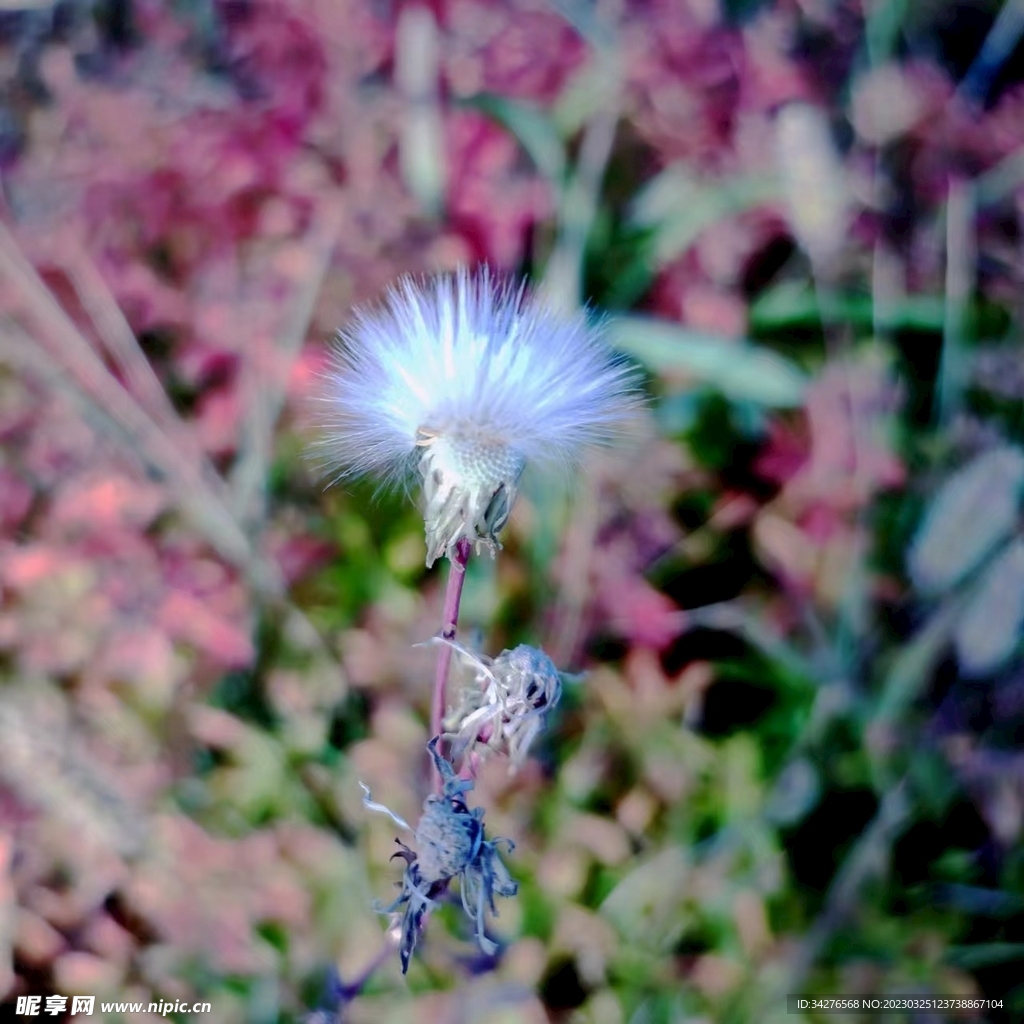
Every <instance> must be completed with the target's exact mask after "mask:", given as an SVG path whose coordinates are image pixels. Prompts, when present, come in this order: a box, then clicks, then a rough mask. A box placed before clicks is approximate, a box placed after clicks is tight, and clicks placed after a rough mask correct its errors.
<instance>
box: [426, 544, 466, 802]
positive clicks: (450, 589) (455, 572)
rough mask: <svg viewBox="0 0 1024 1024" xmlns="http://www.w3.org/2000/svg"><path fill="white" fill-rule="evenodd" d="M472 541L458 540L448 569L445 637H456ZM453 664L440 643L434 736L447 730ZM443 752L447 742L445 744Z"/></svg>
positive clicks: (438, 780)
mask: <svg viewBox="0 0 1024 1024" xmlns="http://www.w3.org/2000/svg"><path fill="white" fill-rule="evenodd" d="M471 550H472V549H471V548H470V544H469V541H468V540H466V539H465V538H462V539H461V540H458V541H456V542H455V551H454V552H453V553H452V555H451V568H450V569H449V570H448V586H447V587H446V588H445V592H444V624H443V625H442V627H441V636H442V638H443V639H445V640H454V639H455V632H456V630H457V629H458V625H459V604H460V603H461V601H462V585H463V584H464V583H465V582H466V564H467V563H468V562H469V554H470V551H471ZM451 663H452V649H451V647H450V646H449V645H448V644H440V645H438V652H437V674H436V675H435V676H434V697H433V700H432V701H431V705H430V735H431V738H433V737H434V736H440V735H441V732H442V729H443V725H442V723H443V721H444V713H445V710H446V698H445V690H446V688H447V686H448V670H449V668H450V667H451ZM442 752H443V745H442ZM434 789H435V790H437V791H438V792H440V791H441V777H440V776H439V775H438V774H437V770H436V768H435V769H434Z"/></svg>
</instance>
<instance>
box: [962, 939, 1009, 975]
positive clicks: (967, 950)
mask: <svg viewBox="0 0 1024 1024" xmlns="http://www.w3.org/2000/svg"><path fill="white" fill-rule="evenodd" d="M946 958H947V959H948V960H949V962H950V963H951V964H953V965H954V966H956V967H961V968H963V969H964V970H965V971H974V970H977V969H978V968H979V967H991V966H992V965H994V964H1005V963H1010V962H1011V961H1013V960H1024V942H980V943H978V945H976V946H951V947H950V948H949V951H948V953H947V954H946Z"/></svg>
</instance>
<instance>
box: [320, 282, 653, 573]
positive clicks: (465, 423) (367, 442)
mask: <svg viewBox="0 0 1024 1024" xmlns="http://www.w3.org/2000/svg"><path fill="white" fill-rule="evenodd" d="M319 397H320V399H321V416H320V420H321V422H322V424H323V437H322V439H321V441H320V442H319V444H318V446H317V450H316V455H317V456H318V457H319V460H320V462H321V464H322V465H323V466H324V467H325V469H326V470H327V471H328V472H329V473H330V475H331V477H332V480H340V479H344V478H345V477H348V476H354V475H361V474H374V475H377V476H379V477H381V478H382V479H383V480H385V481H386V482H408V481H409V480H410V479H412V478H414V477H415V475H416V474H417V473H418V475H419V476H420V478H421V480H422V482H423V485H424V499H425V511H424V517H425V522H426V530H427V547H428V553H427V564H428V565H430V564H432V563H433V561H434V560H435V559H436V558H437V557H439V556H440V555H442V554H450V553H451V551H452V549H453V548H454V546H455V544H456V542H457V541H459V540H461V539H463V538H465V539H468V540H470V541H472V542H473V543H475V544H476V545H477V546H478V547H479V546H481V545H482V546H484V547H487V548H489V549H490V550H491V551H492V552H493V551H494V550H495V548H496V547H498V543H497V539H496V536H495V535H496V534H497V532H498V531H500V530H501V528H502V527H503V526H504V524H505V522H506V521H507V519H508V516H509V513H510V512H511V509H512V504H513V502H514V501H515V495H516V488H517V485H518V482H519V477H520V475H521V473H522V471H523V468H524V467H525V466H526V464H527V463H534V464H537V465H539V466H541V467H547V468H562V469H568V468H571V467H572V466H574V465H575V464H576V463H577V462H578V460H579V458H580V456H581V454H582V453H583V451H584V450H585V449H587V448H589V447H592V446H594V445H600V444H605V443H608V442H610V441H611V440H613V439H614V438H615V436H616V435H617V434H618V433H619V432H620V430H621V429H622V427H623V426H624V424H625V423H626V421H628V420H629V419H630V418H631V417H632V415H633V414H634V413H635V412H636V410H637V408H638V405H639V401H638V392H637V385H636V381H635V377H634V375H633V373H632V371H631V370H630V368H629V367H628V365H627V364H625V363H624V362H622V361H621V360H620V359H617V358H615V357H614V356H613V355H612V353H611V352H610V350H609V349H608V347H607V346H606V344H605V341H604V338H603V335H602V332H601V330H600V328H599V327H594V326H593V325H591V324H590V323H589V322H588V320H587V318H586V315H585V314H584V313H583V312H579V313H577V314H575V315H565V314H562V313H558V312H556V311H554V310H553V309H551V308H550V307H548V306H547V305H546V304H545V303H544V302H543V301H542V300H540V299H538V298H536V297H532V296H529V295H528V294H527V293H526V291H525V289H524V288H523V287H522V286H518V287H517V286H511V285H508V284H505V285H501V284H499V283H497V282H496V281H495V280H494V279H493V278H492V276H491V274H490V273H489V272H488V271H487V270H486V269H484V270H481V271H480V272H478V273H476V274H470V273H469V272H467V271H460V272H459V273H458V274H456V275H454V276H448V277H441V278H436V279H433V280H429V281H424V282H420V281H415V280H413V279H412V278H403V279H402V280H401V281H399V282H398V284H397V285H395V287H394V288H392V289H391V291H390V292H389V293H388V295H387V297H386V299H385V301H384V303H383V305H382V306H380V307H379V308H377V309H375V310H368V311H363V312H360V313H358V314H357V315H356V317H355V319H354V321H353V324H352V326H351V327H350V328H349V329H348V330H346V331H343V332H342V333H341V334H340V335H339V338H338V343H337V345H336V347H335V349H334V353H333V361H332V365H331V368H330V370H329V372H328V373H327V375H326V376H325V378H324V383H323V388H322V391H321V394H320V396H319Z"/></svg>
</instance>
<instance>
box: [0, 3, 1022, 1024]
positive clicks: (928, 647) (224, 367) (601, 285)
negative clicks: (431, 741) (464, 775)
mask: <svg viewBox="0 0 1024 1024" xmlns="http://www.w3.org/2000/svg"><path fill="white" fill-rule="evenodd" d="M1022 30H1024V4H1021V3H1020V2H1018V0H1007V2H1006V3H1004V4H1000V3H997V2H989V0H977V2H958V0H924V2H920V3H919V2H917V0H914V2H910V0H778V2H770V0H597V2H596V3H591V2H587V0H501V2H486V0H436V2H435V3H432V4H420V3H399V2H398V0H393V2H389V0H251V2H246V0H223V2H215V0H177V2H175V3H159V2H155V0H59V2H52V0H20V2H19V0H3V2H2V3H0V40H2V43H0V168H2V170H0V180H2V192H3V194H2V206H3V215H2V226H0V994H5V995H2V998H3V999H5V1000H6V1002H5V1003H4V1006H5V1008H6V1009H5V1011H4V1012H10V1011H11V1008H12V1006H13V1005H14V1000H15V998H16V997H17V995H19V994H36V995H43V996H45V995H47V994H51V993H60V994H64V995H71V994H73V993H82V994H92V995H96V996H97V997H99V998H102V999H125V1000H129V999H138V1000H140V1001H145V1002H147V1003H148V1002H149V1001H150V1000H159V999H166V1000H175V999H181V1000H188V1001H192V1000H193V999H206V1000H209V1001H210V1002H211V1003H212V1006H213V1010H212V1016H211V1017H204V1018H202V1019H214V1020H217V1021H224V1022H245V1024H276V1022H282V1024H284V1022H299V1021H303V1020H306V1019H307V1018H309V1015H310V1014H312V1013H314V1012H315V1011H323V1014H322V1016H321V1017H320V1018H319V1019H321V1020H326V1019H336V1017H337V1011H338V1002H339V1001H338V996H339V992H340V991H341V987H342V986H343V985H345V984H349V983H351V982H352V980H353V979H355V978H358V977H359V975H360V972H362V971H363V970H364V969H365V967H366V966H367V965H368V964H369V963H370V962H371V961H372V960H373V959H374V957H375V956H376V955H377V953H378V951H379V950H380V949H381V947H382V943H383V929H384V927H385V922H384V921H383V920H382V919H381V918H380V917H379V916H378V915H376V914H375V913H374V912H373V909H372V905H373V901H374V900H375V899H390V898H391V894H392V893H393V891H394V890H393V888H392V887H393V884H394V883H395V882H396V881H397V880H398V877H399V874H400V870H399V869H400V864H398V865H396V864H394V863H389V861H388V858H389V856H390V854H391V853H392V851H393V849H394V846H393V838H394V827H393V825H391V823H390V822H388V821H387V820H386V819H384V818H381V817H376V816H373V815H369V814H368V813H367V812H366V811H365V810H364V808H363V807H362V806H361V803H360V792H359V789H358V785H357V783H358V781H359V780H362V781H365V782H366V783H368V784H369V785H370V786H371V788H372V789H373V791H374V796H375V797H376V799H378V800H380V801H382V802H384V803H386V804H388V805H389V806H391V807H392V808H394V809H395V810H396V811H398V812H399V813H401V814H403V815H404V816H405V817H407V818H410V819H412V820H415V819H416V817H417V815H418V813H419V807H420V805H421V802H422V800H423V797H424V795H425V792H426V787H427V776H426V772H425V760H424V752H423V748H424V744H425V742H426V739H427V733H426V720H427V714H428V705H429V688H430V679H431V673H432V658H433V654H432V652H431V650H429V649H427V650H424V649H422V648H416V647H414V646H413V645H414V644H416V643H419V642H422V641H424V640H426V639H428V638H429V637H430V636H431V635H432V634H433V633H434V632H435V631H436V629H437V628H438V624H439V621H440V605H441V593H442V589H443V582H444V571H443V568H442V567H440V566H439V567H438V570H435V571H432V572H429V573H428V572H426V571H425V570H424V568H423V558H424V545H423V539H422V522H421V520H420V519H419V516H418V513H417V511H416V509H415V507H414V506H413V504H411V503H410V502H409V501H408V500H407V499H406V497H405V496H403V495H400V494H398V495H392V494H383V495H381V494H375V493H374V489H373V487H372V485H370V484H358V485H352V486H345V487H339V488H335V489H332V490H329V491H326V492H325V491H324V489H323V483H322V481H321V480H318V479H317V477H316V474H315V472H314V471H313V469H312V468H311V466H310V465H309V463H308V462H307V461H306V460H305V458H304V455H303V452H304V450H305V448H306V447H307V445H308V443H309V440H310V438H311V436H314V434H315V423H314V422H313V421H314V419H315V417H314V416H313V415H312V414H311V412H310V408H311V406H310V403H309V402H308V401H307V399H308V398H309V395H310V394H311V391H312V390H313V389H314V388H315V384H316V380H317V374H318V373H319V372H320V370H321V369H322V367H323V365H324V361H325V357H326V353H327V346H328V342H329V339H330V337H331V335H332V333H333V331H334V330H335V329H336V328H337V327H338V326H339V325H341V324H343V323H344V322H345V321H346V319H347V318H348V317H349V315H350V311H351V309H352V307H353V305H354V304H359V303H365V302H372V301H374V300H375V299H376V298H378V297H379V296H380V294H381V293H382V291H383V290H384V289H385V288H386V286H387V285H388V284H389V283H390V282H392V281H394V279H395V278H396V277H398V276H399V275H401V274H403V273H409V272H411V273H417V274H424V273H434V272H440V271H445V270H450V269H452V268H455V267H457V266H459V265H462V264H477V263H480V262H487V263H489V264H490V265H491V266H492V267H495V268H497V269H499V270H501V271H502V272H505V273H509V274H513V273H515V274H521V275H524V276H526V277H528V278H529V279H530V281H531V282H532V284H533V285H534V286H535V287H538V288H542V289H545V290H546V291H547V292H548V294H549V295H550V297H551V300H552V301H553V302H560V303H563V304H566V305H568V306H572V305H575V304H577V303H579V302H586V303H589V304H590V306H591V308H592V309H593V310H594V312H595V314H597V313H602V314H610V315H611V316H612V319H611V321H610V323H609V336H610V338H611V340H612V342H613V343H614V344H615V345H616V346H617V347H618V348H620V349H621V350H623V351H624V352H626V353H628V354H629V356H630V357H631V358H633V359H635V360H636V361H637V364H638V365H639V366H640V367H641V368H642V371H643V374H644V381H645V386H646V387H647V390H648V392H649V395H650V405H649V417H648V425H647V428H646V434H645V435H644V436H642V437H638V438H634V439H633V440H632V442H631V444H632V447H629V446H627V448H626V449H624V450H621V451H618V452H612V453H609V454H607V455H604V456H602V457H600V458H596V459H595V460H594V461H593V463H592V464H591V465H590V466H589V467H588V471H587V473H586V474H585V475H584V477H583V478H582V480H581V482H580V483H579V484H578V485H577V486H576V487H575V488H574V489H573V490H572V491H571V493H569V494H567V493H565V491H564V489H560V488H557V487H552V486H551V484H550V482H545V481H534V482H533V484H532V485H530V486H528V487H527V488H526V493H525V495H524V496H523V497H522V499H521V500H520V503H519V505H518V507H517V510H516V514H515V516H514V518H513V522H512V524H511V527H510V529H509V530H508V532H507V538H506V546H505V551H504V552H503V553H502V555H501V557H500V558H499V559H498V560H497V561H495V562H490V561H488V560H486V559H481V560H474V561H473V562H472V564H471V569H470V574H469V579H468V583H467V591H466V596H465V602H464V608H465V613H464V620H463V622H464V624H465V627H466V632H465V633H464V634H463V635H464V636H465V637H466V638H467V639H468V640H471V641H472V642H473V643H474V644H475V645H476V646H477V647H478V648H479V649H482V650H484V651H486V652H488V653H490V654H492V655H493V654H497V653H498V652H499V651H500V650H501V649H502V648H503V647H511V646H514V645H515V644H516V643H520V642H528V643H533V644H537V645H541V644H542V645H543V646H544V647H545V648H546V649H547V650H548V651H549V653H550V654H551V655H552V657H553V658H554V659H555V660H556V661H557V663H558V664H559V666H560V667H561V668H563V669H564V670H566V672H568V673H571V674H572V675H571V678H567V681H566V687H565V696H564V699H563V702H562V705H561V707H560V710H559V712H558V714H557V715H556V716H554V717H553V718H552V720H551V722H550V727H549V729H548V731H547V732H546V734H545V735H544V737H543V740H542V742H541V743H540V744H539V745H538V746H537V747H536V748H535V750H534V756H533V757H532V758H531V760H530V761H529V763H528V764H527V765H526V766H525V767H524V768H523V769H522V770H521V771H520V772H519V773H518V774H517V775H515V776H510V775H509V774H508V772H507V770H506V765H505V764H504V763H502V762H501V761H500V760H494V761H491V762H489V763H488V764H487V766H486V767H485V770H484V771H483V773H482V775H481V778H480V780H479V782H478V785H477V790H476V792H475V794H474V800H475V801H476V802H478V803H480V804H481V805H482V806H484V807H486V808H487V821H488V827H489V830H490V831H492V832H493V833H494V834H499V835H505V836H509V837H511V838H513V839H514V840H515V842H516V844H517V845H516V850H515V853H514V854H513V855H512V856H511V857H510V858H509V863H510V866H511V869H512V872H513V874H514V876H515V877H516V878H517V879H519V881H520V886H521V889H520V895H519V896H518V897H517V898H516V899H514V900H503V901H501V906H500V911H501V917H500V918H499V919H498V921H497V922H496V923H495V935H497V936H500V937H501V939H502V940H503V943H504V945H503V949H502V951H501V953H500V955H499V956H497V957H496V958H491V959H488V958H482V957H481V956H480V954H479V953H478V951H476V949H475V947H474V946H473V944H472V941H471V935H470V933H469V931H468V928H467V924H466V922H465V919H464V918H463V916H462V915H461V912H458V911H457V910H456V908H442V909H441V910H439V911H438V912H437V913H436V914H435V915H434V916H433V917H432V919H431V922H430V926H429V929H428V931H427V934H426V937H425V939H424V941H423V942H422V945H421V949H420V951H419V952H418V955H417V958H416V960H415V961H414V964H413V966H412V968H411V970H410V972H409V976H408V979H407V980H403V979H402V978H401V975H400V974H399V969H398V962H397V957H392V958H391V959H390V960H388V962H387V963H386V964H385V965H384V966H382V967H381V968H380V969H379V970H378V971H376V972H375V973H374V974H373V975H372V977H370V978H369V980H368V981H367V983H366V985H365V986H364V987H363V989H362V991H361V992H360V994H359V995H358V996H357V997H356V998H354V999H351V1000H348V1001H345V1000H342V1003H343V1005H342V1007H341V1009H342V1011H343V1014H344V1019H345V1020H349V1021H353V1022H363V1021H374V1022H405V1021H425V1022H429V1021H439V1022H448V1021H452V1022H455V1021H466V1022H482V1024H488V1022H493V1024H498V1022H501V1024H512V1022H523V1024H534V1022H536V1024H542V1022H546V1021H552V1022H573V1024H576V1022H581V1024H582V1022H586V1024H675V1022H684V1021H689V1022H691V1024H697V1022H741V1021H743V1022H745V1021H752V1022H753V1021H757V1022H762V1021H782V1020H796V1019H800V1018H799V1017H796V1016H793V1015H787V1014H786V1012H785V1010H786V1004H785V995H786V994H787V993H795V992H801V991H803V992H813V993H818V994H828V993H845V994H858V993H861V994H875V993H884V992H895V993H921V994H947V995H955V994H960V995H984V996H987V997H989V998H994V999H1000V1000H1002V1001H1003V1009H1002V1010H1001V1011H1000V1010H991V1011H987V1012H986V1013H985V1014H983V1015H982V1017H983V1018H984V1019H988V1020H993V1021H1010V1020H1020V1019H1022V1017H1024V984H1022V981H1021V979H1022V977H1024V975H1022V973H1021V969H1022V960H1024V857H1022V850H1021V845H1020V835H1021V826H1022V815H1024V754H1022V753H1021V750H1020V746H1019V739H1020V736H1021V735H1022V732H1021V729H1022V726H1024V662H1022V660H1021V657H1020V654H1021V643H1020V641H1021V633H1022V623H1024V537H1022V533H1021V522H1022V521H1021V505H1020V497H1021V485H1022V483H1024V448H1022V447H1021V445H1022V442H1024V347H1022V345H1021V316H1022V312H1024V306H1022V296H1024V287H1022V286H1024V247H1022V246H1024V233H1022V216H1024V84H1022V80H1024V60H1022V56H1024V50H1022V47H1021V45H1020V42H1019V41H1020V38H1021V33H1022ZM584 673H585V674H584ZM331 1014H333V1015H334V1018H331V1017H330V1016H329V1015H331ZM19 1019H20V1018H19ZM83 1019H84V1018H83ZM93 1019H95V1017H94V1018H93ZM108 1019H110V1020H117V1019H120V1018H119V1017H118V1016H117V1015H116V1014H115V1015H110V1016H108ZM123 1019H125V1020H137V1021H147V1020H153V1019H156V1018H153V1017H150V1016H148V1015H146V1014H136V1015H125V1016H124V1018H123ZM178 1019H186V1018H184V1017H180V1016H179V1018H178ZM196 1019H199V1018H198V1017H197V1018H196ZM310 1019H311V1018H310ZM807 1019H821V1020H823V1019H824V1018H813V1017H811V1018H807ZM847 1019H858V1018H847ZM889 1019H894V1020H911V1019H913V1020H915V1021H929V1022H930V1021H940V1020H944V1019H947V1016H946V1015H945V1014H941V1013H931V1014H929V1013H919V1014H916V1015H913V1014H907V1015H904V1016H902V1017H900V1016H896V1017H894V1018H889Z"/></svg>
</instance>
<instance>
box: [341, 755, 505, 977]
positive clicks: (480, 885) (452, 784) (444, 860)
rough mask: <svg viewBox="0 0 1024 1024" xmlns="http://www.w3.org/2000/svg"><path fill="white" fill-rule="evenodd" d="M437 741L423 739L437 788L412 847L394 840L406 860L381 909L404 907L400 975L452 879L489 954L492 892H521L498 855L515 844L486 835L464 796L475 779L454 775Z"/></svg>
mask: <svg viewBox="0 0 1024 1024" xmlns="http://www.w3.org/2000/svg"><path fill="white" fill-rule="evenodd" d="M437 742H438V737H436V736H435V737H434V739H432V740H431V741H430V743H428V744H427V750H428V752H429V753H430V756H431V758H432V759H433V761H434V765H435V767H436V768H437V772H438V775H439V776H440V778H441V782H442V785H441V792H440V793H437V794H432V795H431V796H428V797H427V799H426V801H425V802H424V804H423V815H422V817H421V818H420V821H419V824H418V825H417V826H416V832H415V841H416V849H415V850H414V849H412V848H411V847H409V846H406V845H405V843H403V842H401V841H399V840H396V842H397V843H398V846H399V851H398V853H396V854H395V855H394V856H395V857H400V858H401V859H402V860H404V861H405V873H404V875H403V878H402V891H401V893H400V894H399V896H398V899H396V900H395V901H394V903H392V904H391V905H390V906H387V907H381V908H379V909H380V912H381V913H383V914H393V913H395V912H397V911H398V910H399V909H400V908H404V909H403V911H402V922H401V939H400V940H399V946H398V953H399V957H400V959H401V961H402V973H403V974H405V973H406V971H408V970H409V961H410V959H411V958H412V954H413V950H414V949H415V948H416V942H417V940H418V939H419V934H420V930H421V929H422V927H423V923H424V919H425V918H426V915H427V912H428V911H429V910H430V909H431V908H432V907H433V906H434V905H435V904H436V903H437V901H438V900H439V899H440V897H441V896H442V895H443V893H444V892H445V890H446V889H447V888H448V884H449V883H450V882H451V881H452V880H453V879H458V881H459V892H460V895H461V897H462V909H463V910H465V912H466V914H467V915H468V916H469V918H470V920H471V921H472V922H473V925H474V928H475V931H476V941H477V945H479V947H480V949H481V950H482V951H483V952H484V953H486V954H488V955H493V954H494V953H496V952H497V951H498V946H497V944H496V943H495V942H492V941H491V940H490V939H489V938H488V937H487V934H486V920H485V913H486V911H488V910H489V911H490V912H491V914H493V915H495V916H497V913H498V912H497V910H496V908H495V905H494V897H495V896H515V895H516V893H517V892H518V891H519V886H518V885H517V884H516V882H515V881H514V880H513V879H512V876H511V875H510V874H509V872H508V868H506V867H505V865H504V863H503V862H502V860H501V857H500V856H499V855H498V848H499V846H500V845H501V844H502V843H504V844H505V846H506V848H507V849H508V850H509V851H511V850H512V849H513V843H512V842H511V841H510V840H508V839H502V838H496V839H488V838H487V836H486V834H485V832H484V812H483V810H482V809H481V808H479V807H475V808H474V809H473V810H470V809H469V807H468V806H467V805H466V801H465V800H464V799H463V796H462V795H463V793H467V792H469V791H470V790H471V789H472V788H473V783H472V782H471V781H470V780H468V779H460V778H459V777H458V776H457V775H456V774H455V770H454V769H453V768H452V765H451V763H450V762H449V761H447V760H445V758H443V757H442V756H441V755H440V754H439V753H438V751H437ZM360 785H361V786H362V789H363V793H364V796H363V804H364V806H365V807H367V809H369V810H371V811H377V812H379V813H383V814H387V815H388V816H389V817H390V818H391V820H392V821H394V822H395V824H396V825H399V826H400V827H401V828H404V829H407V830H409V831H412V830H411V829H410V828H409V826H408V825H407V824H406V823H405V821H404V820H403V819H402V818H400V817H398V815H396V814H395V813H394V812H393V811H390V810H388V808H387V807H385V806H384V805H383V804H378V803H375V802H374V800H373V799H372V797H371V795H370V791H369V789H367V787H366V786H363V785H362V783H360ZM392 859H394V858H392Z"/></svg>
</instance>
